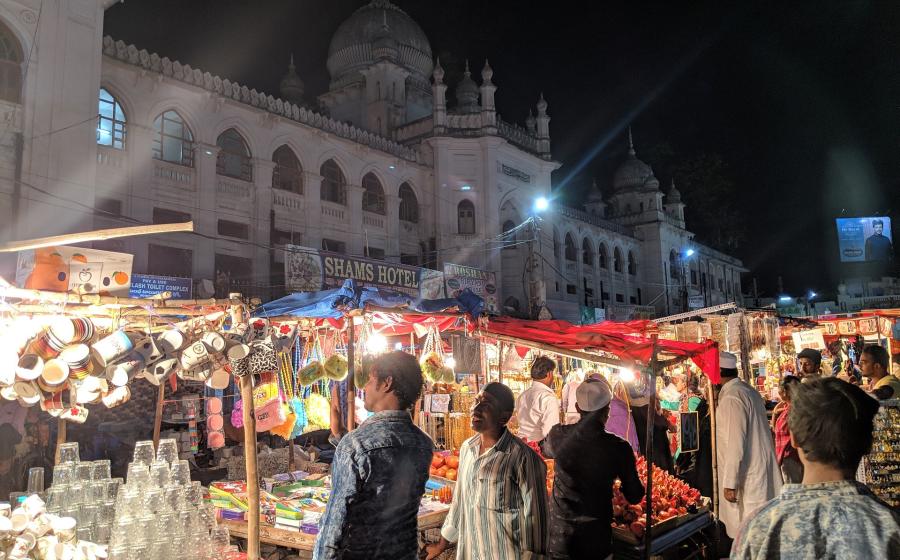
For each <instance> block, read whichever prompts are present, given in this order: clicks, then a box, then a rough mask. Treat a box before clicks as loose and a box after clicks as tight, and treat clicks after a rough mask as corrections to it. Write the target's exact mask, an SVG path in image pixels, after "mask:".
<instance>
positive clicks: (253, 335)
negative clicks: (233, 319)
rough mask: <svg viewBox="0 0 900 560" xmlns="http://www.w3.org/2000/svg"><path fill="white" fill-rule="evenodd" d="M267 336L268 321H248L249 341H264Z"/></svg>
mask: <svg viewBox="0 0 900 560" xmlns="http://www.w3.org/2000/svg"><path fill="white" fill-rule="evenodd" d="M267 334H269V320H268V319H253V320H252V321H250V341H251V342H253V341H256V340H264V339H265V338H266V335H267Z"/></svg>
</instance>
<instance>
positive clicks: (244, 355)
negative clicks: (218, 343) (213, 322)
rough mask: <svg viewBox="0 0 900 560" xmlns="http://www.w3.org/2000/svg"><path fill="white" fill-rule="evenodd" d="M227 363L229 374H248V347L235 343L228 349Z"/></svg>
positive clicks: (240, 375) (237, 375)
mask: <svg viewBox="0 0 900 560" xmlns="http://www.w3.org/2000/svg"><path fill="white" fill-rule="evenodd" d="M228 364H229V365H230V366H231V374H232V375H234V376H235V377H244V376H246V375H249V374H250V347H249V346H247V345H246V344H236V345H234V346H232V347H231V348H229V349H228Z"/></svg>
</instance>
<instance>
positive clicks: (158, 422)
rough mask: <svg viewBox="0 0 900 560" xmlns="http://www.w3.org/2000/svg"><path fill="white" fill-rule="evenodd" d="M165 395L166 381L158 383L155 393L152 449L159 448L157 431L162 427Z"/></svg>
mask: <svg viewBox="0 0 900 560" xmlns="http://www.w3.org/2000/svg"><path fill="white" fill-rule="evenodd" d="M165 395H166V381H162V382H160V384H159V392H158V393H157V394H156V416H155V417H154V418H153V449H156V450H159V432H160V430H161V429H162V413H163V399H164V398H165Z"/></svg>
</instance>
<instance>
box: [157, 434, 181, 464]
mask: <svg viewBox="0 0 900 560" xmlns="http://www.w3.org/2000/svg"><path fill="white" fill-rule="evenodd" d="M156 458H157V460H159V461H166V462H168V463H174V462H175V461H177V460H178V442H177V441H175V440H174V439H161V440H159V449H157V450H156Z"/></svg>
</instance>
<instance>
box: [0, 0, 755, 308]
mask: <svg viewBox="0 0 900 560" xmlns="http://www.w3.org/2000/svg"><path fill="white" fill-rule="evenodd" d="M113 3H114V2H113V1H112V0H106V1H98V0H72V1H69V2H66V1H63V0H44V1H43V2H39V1H38V0H10V1H8V2H3V3H2V4H0V125H2V126H3V131H2V135H0V224H2V225H0V227H2V228H3V229H2V231H3V237H4V238H5V239H30V238H35V237H43V236H48V235H56V234H62V233H70V232H76V231H84V230H90V229H100V228H109V227H121V226H127V225H137V224H151V223H170V222H182V221H188V220H192V221H193V222H194V224H195V233H193V234H186V233H185V234H167V235H164V236H163V235H160V236H149V237H135V238H126V239H118V240H111V241H107V242H102V243H95V244H94V245H93V246H94V247H95V248H100V249H107V250H114V251H122V252H127V253H131V254H133V255H134V271H135V272H146V273H152V274H158V275H165V276H182V277H191V278H194V279H195V281H197V282H199V281H201V280H209V281H210V282H209V283H207V285H209V284H212V285H215V286H216V287H217V288H220V289H221V290H228V289H238V290H240V291H243V292H245V293H249V294H253V295H258V296H260V297H262V298H270V297H275V296H278V295H281V294H282V293H283V292H284V264H283V259H284V251H283V248H284V246H285V245H287V244H292V245H301V246H306V247H312V248H315V249H324V250H329V251H334V252H338V253H345V254H350V255H360V256H366V257H369V258H373V259H382V260H386V261H390V262H397V263H403V264H408V265H415V266H423V267H429V268H436V269H438V270H440V269H441V268H442V266H443V264H444V263H455V264H461V265H467V266H471V267H475V268H478V269H482V270H487V271H492V272H494V273H495V274H496V276H497V281H498V284H499V286H498V288H499V296H500V297H499V300H500V301H501V302H502V305H503V307H504V309H505V311H507V312H509V313H521V314H528V313H529V312H534V310H536V309H538V308H540V306H542V305H546V306H547V308H548V309H549V310H550V311H551V313H553V314H554V316H558V317H560V318H567V319H571V320H578V319H579V318H580V315H581V314H582V312H583V311H584V309H590V308H602V309H606V310H607V316H608V317H609V318H627V316H633V315H634V314H635V313H636V312H637V313H645V314H650V313H653V314H666V313H668V312H672V313H674V312H677V311H680V310H682V309H684V308H687V307H688V306H689V305H691V304H693V303H695V302H696V301H697V296H698V295H702V296H703V303H704V304H706V303H710V304H711V303H715V302H719V301H726V300H733V299H739V298H740V296H739V294H740V272H741V271H742V270H743V269H742V267H741V263H740V262H739V261H737V260H736V259H733V258H731V257H729V256H727V255H723V254H721V253H717V252H715V251H712V250H711V249H707V248H705V247H702V246H701V245H699V244H697V243H695V242H693V240H692V234H691V233H690V232H689V231H688V230H687V229H686V226H685V223H684V214H683V209H684V206H683V204H681V201H680V197H679V195H678V193H677V190H675V189H674V186H673V188H672V189H671V190H670V191H669V192H668V193H667V194H666V195H663V194H662V192H661V191H660V190H659V181H657V180H656V178H655V177H653V173H652V170H650V168H649V166H647V165H646V164H644V163H643V162H641V161H640V160H638V159H637V156H636V153H635V150H634V149H633V147H632V149H631V151H630V155H629V156H628V158H627V159H626V161H624V162H623V164H622V166H621V168H620V169H619V170H618V171H617V172H616V174H615V176H614V177H613V185H612V186H613V191H614V194H613V196H612V197H611V198H610V200H609V201H608V203H607V202H604V201H603V198H602V196H601V195H600V191H599V190H596V192H595V193H593V194H592V195H591V198H590V200H589V201H588V203H587V204H586V205H585V208H584V210H580V209H573V208H567V207H563V206H560V205H551V207H550V208H549V209H547V210H545V211H543V212H540V213H538V212H536V211H535V210H534V202H535V200H537V199H538V198H540V197H547V198H551V199H552V184H551V173H552V171H554V170H555V169H557V168H558V167H559V164H558V163H557V162H555V161H553V159H552V157H551V150H550V130H549V123H550V117H549V114H548V104H547V101H546V100H544V98H543V96H542V95H536V96H535V97H536V100H537V101H536V104H535V107H534V109H535V110H534V114H533V115H530V116H529V118H528V119H527V120H526V122H525V123H524V126H519V125H516V124H512V123H508V122H505V121H503V120H501V119H500V117H499V115H498V113H497V108H496V106H495V103H494V95H495V92H496V90H497V85H495V84H494V83H493V81H492V78H493V70H492V69H491V67H490V65H489V64H488V62H487V61H485V62H484V64H483V66H481V65H480V66H481V69H480V71H477V72H476V73H477V75H478V76H479V77H480V83H476V80H475V79H473V77H472V72H471V71H470V69H469V67H468V63H467V64H466V68H465V73H464V75H463V78H462V80H461V81H460V82H459V83H457V84H447V83H445V82H444V70H443V68H442V67H441V65H440V62H439V61H436V60H435V59H434V58H433V56H432V52H431V47H430V45H429V42H428V39H427V37H426V36H425V34H424V33H423V32H422V30H421V28H420V27H419V26H418V25H417V24H416V23H415V22H414V21H413V20H412V19H411V18H410V17H409V16H408V15H407V14H406V13H405V12H403V11H402V10H401V9H399V8H398V7H397V6H395V5H393V4H391V3H390V2H388V1H387V0H373V1H372V2H370V3H369V4H367V5H365V6H363V7H361V8H359V9H358V10H356V11H355V12H354V13H353V14H351V15H349V17H348V19H347V20H346V21H345V22H344V23H343V24H341V26H340V27H339V28H338V29H337V30H336V31H335V33H334V35H333V37H332V40H331V45H330V48H329V54H328V58H327V61H326V64H327V68H328V71H329V73H330V75H331V83H330V86H329V90H328V91H327V92H325V93H323V94H322V95H320V96H318V98H316V99H311V98H309V97H308V96H307V95H306V92H305V88H304V84H303V80H302V77H301V76H298V75H297V73H296V71H295V69H294V66H293V60H291V62H290V64H289V66H288V70H287V73H286V74H285V76H284V78H283V80H282V82H281V87H280V91H279V95H278V96H277V97H276V96H273V95H269V94H266V93H263V92H258V91H256V90H255V89H251V88H248V87H247V86H245V85H242V84H238V83H235V82H232V81H230V80H229V79H228V78H227V77H220V76H214V75H211V74H209V73H207V72H204V71H203V70H202V69H197V68H193V67H191V66H190V65H189V64H186V63H182V62H180V61H176V60H171V59H169V58H168V57H166V56H165V53H150V52H147V51H146V50H142V49H140V48H139V47H138V46H134V45H129V44H126V43H125V42H123V41H121V40H116V39H114V38H111V37H105V36H103V14H104V11H105V9H106V8H107V7H109V5H111V4H113ZM50 8H52V9H50ZM450 87H453V88H454V93H455V95H454V97H455V99H456V103H455V104H453V105H452V106H450V105H449V104H448V102H447V91H448V88H450ZM688 249H691V250H692V255H694V257H693V258H687V257H684V255H685V254H686V251H687V250H688ZM10 267H13V268H14V263H12V264H10V262H9V261H8V260H7V261H5V262H4V263H3V275H4V276H5V277H7V278H9V277H10V275H11V271H10ZM223 280H224V282H223ZM695 280H696V281H695ZM221 290H220V291H221Z"/></svg>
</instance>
